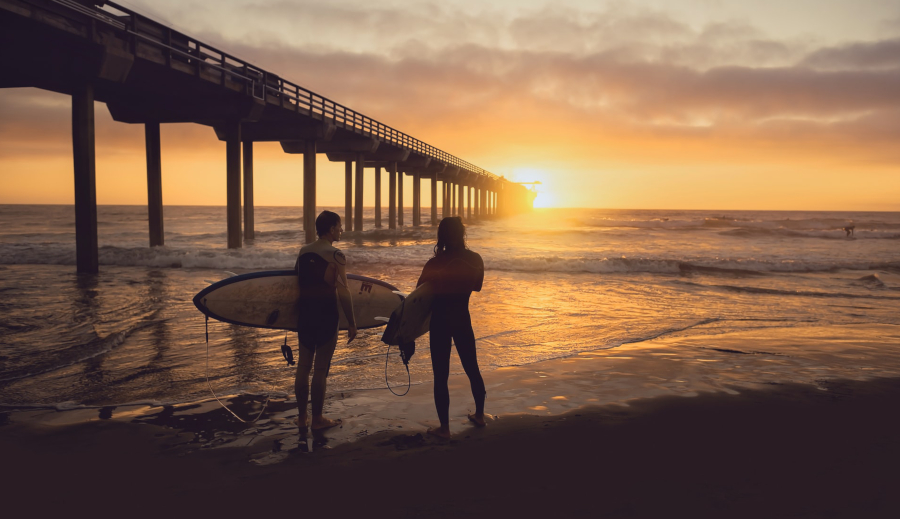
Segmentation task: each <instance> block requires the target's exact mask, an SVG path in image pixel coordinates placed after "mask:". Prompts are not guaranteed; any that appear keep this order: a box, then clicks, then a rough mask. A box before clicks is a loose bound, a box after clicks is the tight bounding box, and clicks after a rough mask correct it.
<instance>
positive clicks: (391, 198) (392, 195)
mask: <svg viewBox="0 0 900 519" xmlns="http://www.w3.org/2000/svg"><path fill="white" fill-rule="evenodd" d="M396 228H397V163H396V162H391V165H390V166H388V229H396Z"/></svg>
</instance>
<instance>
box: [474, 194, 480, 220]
mask: <svg viewBox="0 0 900 519" xmlns="http://www.w3.org/2000/svg"><path fill="white" fill-rule="evenodd" d="M475 218H481V188H480V187H476V188H475Z"/></svg>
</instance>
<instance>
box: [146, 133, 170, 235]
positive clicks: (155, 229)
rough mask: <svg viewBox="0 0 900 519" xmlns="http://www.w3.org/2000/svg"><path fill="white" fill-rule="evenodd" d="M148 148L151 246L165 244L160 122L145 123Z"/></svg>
mask: <svg viewBox="0 0 900 519" xmlns="http://www.w3.org/2000/svg"><path fill="white" fill-rule="evenodd" d="M144 142H145V143H146V148H147V220H148V221H149V223H150V246H151V247H159V246H161V245H165V233H164V232H163V201H162V157H161V155H162V154H161V152H160V143H159V123H158V122H150V123H146V124H144Z"/></svg>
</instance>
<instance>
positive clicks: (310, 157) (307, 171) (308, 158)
mask: <svg viewBox="0 0 900 519" xmlns="http://www.w3.org/2000/svg"><path fill="white" fill-rule="evenodd" d="M303 230H304V231H305V233H306V243H312V242H314V241H316V141H315V140H314V139H307V140H305V141H304V142H303Z"/></svg>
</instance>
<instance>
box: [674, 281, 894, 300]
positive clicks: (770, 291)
mask: <svg viewBox="0 0 900 519" xmlns="http://www.w3.org/2000/svg"><path fill="white" fill-rule="evenodd" d="M680 283H682V284H685V285H691V286H696V287H701V288H720V289H723V290H727V291H729V292H740V293H746V294H764V295H778V296H800V297H822V298H840V299H887V300H892V301H900V297H898V296H883V295H874V294H848V293H845V292H814V291H810V290H781V289H777V288H763V287H743V286H735V285H707V284H703V283H691V282H687V281H681V282H680Z"/></svg>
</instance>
